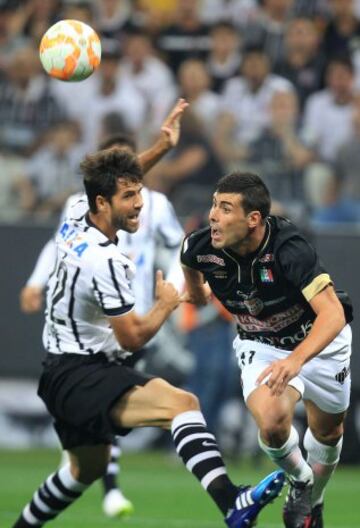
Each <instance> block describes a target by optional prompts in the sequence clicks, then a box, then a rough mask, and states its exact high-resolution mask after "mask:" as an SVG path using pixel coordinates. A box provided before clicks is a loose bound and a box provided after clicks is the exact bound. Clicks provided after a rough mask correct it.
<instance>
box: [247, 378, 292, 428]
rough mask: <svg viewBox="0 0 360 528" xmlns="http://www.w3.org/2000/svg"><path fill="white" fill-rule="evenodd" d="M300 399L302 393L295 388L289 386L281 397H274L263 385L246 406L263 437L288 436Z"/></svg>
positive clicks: (252, 395) (248, 399)
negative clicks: (282, 434) (283, 434)
mask: <svg viewBox="0 0 360 528" xmlns="http://www.w3.org/2000/svg"><path fill="white" fill-rule="evenodd" d="M299 399H300V393H299V392H298V391H297V390H296V389H295V388H294V387H291V386H288V387H286V389H285V391H284V392H283V394H281V396H273V395H272V394H271V393H270V389H269V388H268V386H267V385H261V386H259V387H258V388H256V389H255V390H253V391H252V392H251V393H250V395H249V396H248V398H247V401H246V405H247V407H248V409H249V410H250V412H251V414H252V415H253V417H254V418H255V421H256V423H257V425H258V427H259V429H260V431H261V432H262V433H263V437H264V436H267V435H270V436H271V435H276V434H281V433H285V436H286V434H287V433H288V432H289V430H290V427H291V423H292V420H293V416H294V410H295V405H296V403H297V402H298V401H299Z"/></svg>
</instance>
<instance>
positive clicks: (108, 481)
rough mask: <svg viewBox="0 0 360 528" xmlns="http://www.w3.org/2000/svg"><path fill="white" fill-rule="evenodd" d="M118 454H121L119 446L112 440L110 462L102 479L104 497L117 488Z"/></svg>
mask: <svg viewBox="0 0 360 528" xmlns="http://www.w3.org/2000/svg"><path fill="white" fill-rule="evenodd" d="M120 454H121V449H120V446H119V445H118V443H117V442H116V441H115V440H114V441H113V443H112V444H111V451H110V461H109V463H108V466H107V468H106V474H105V475H104V476H103V478H102V482H103V486H104V493H105V495H106V494H107V493H109V491H111V490H113V489H117V488H118V483H117V476H118V474H119V470H120V466H119V457H120Z"/></svg>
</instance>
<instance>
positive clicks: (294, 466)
mask: <svg viewBox="0 0 360 528" xmlns="http://www.w3.org/2000/svg"><path fill="white" fill-rule="evenodd" d="M258 440H259V445H260V447H261V449H262V450H263V451H265V453H266V454H267V455H268V457H269V458H270V459H271V460H272V461H273V462H275V464H277V465H278V466H280V467H281V468H282V469H283V470H284V471H286V473H288V474H289V475H290V476H291V477H293V478H294V479H295V480H300V481H302V482H309V483H311V484H312V483H313V480H314V477H313V472H312V469H311V467H310V466H309V464H307V463H306V461H305V459H304V457H303V456H302V453H301V450H300V448H299V435H298V432H297V430H296V429H295V427H294V426H291V430H290V436H289V438H288V439H287V440H286V442H285V444H283V445H282V446H281V447H278V448H276V447H269V446H267V445H266V444H265V443H264V442H263V440H262V439H261V437H260V433H259V435H258Z"/></svg>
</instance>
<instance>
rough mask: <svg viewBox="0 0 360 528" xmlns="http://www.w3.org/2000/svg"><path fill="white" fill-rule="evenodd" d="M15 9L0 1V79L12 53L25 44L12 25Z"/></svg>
mask: <svg viewBox="0 0 360 528" xmlns="http://www.w3.org/2000/svg"><path fill="white" fill-rule="evenodd" d="M14 19H15V9H14V7H13V6H12V4H11V2H9V1H8V0H2V1H0V78H1V77H3V75H4V71H5V70H6V67H7V65H8V62H9V58H10V56H11V55H12V52H13V51H14V50H15V49H17V48H20V47H24V46H25V44H26V38H25V37H24V36H23V35H21V34H20V33H19V32H18V31H17V28H16V25H14Z"/></svg>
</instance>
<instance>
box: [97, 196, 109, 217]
mask: <svg viewBox="0 0 360 528" xmlns="http://www.w3.org/2000/svg"><path fill="white" fill-rule="evenodd" d="M95 201H96V209H97V211H98V212H99V213H101V212H102V211H104V210H105V208H106V207H107V206H108V203H109V202H108V201H107V200H106V198H104V196H101V194H98V195H97V197H96V199H95Z"/></svg>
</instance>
